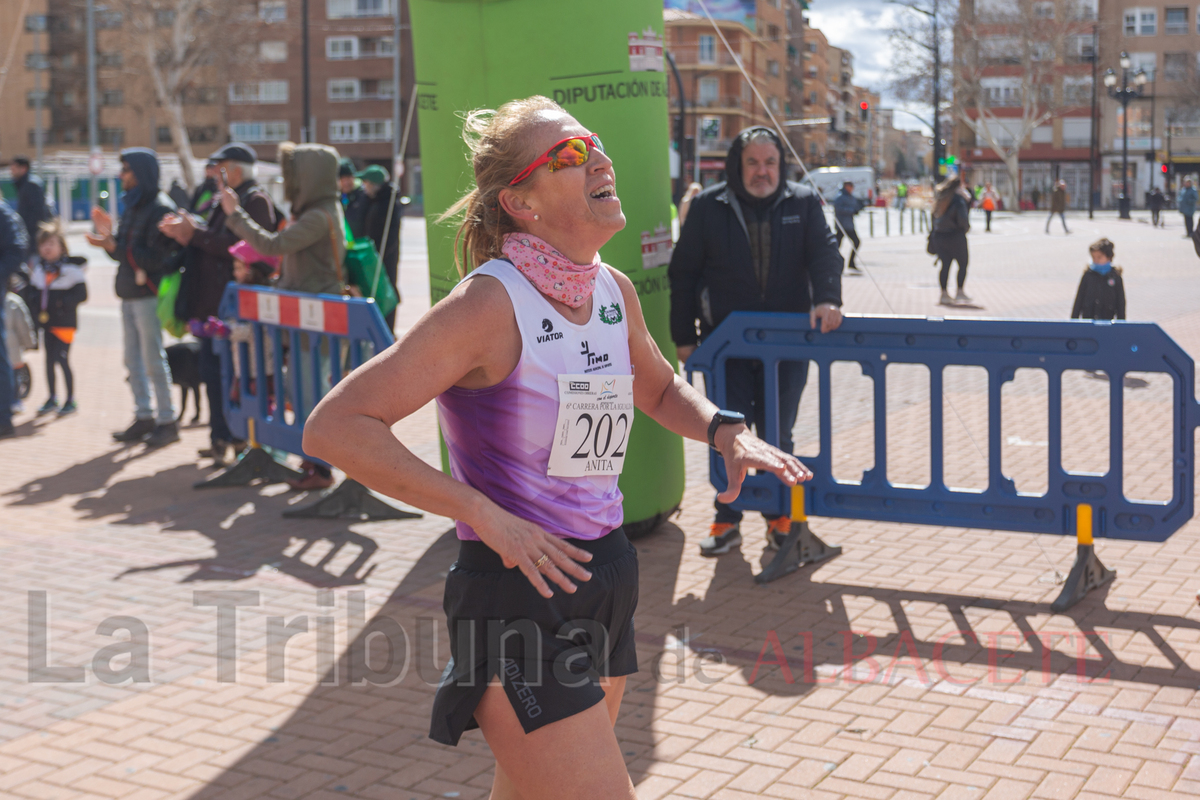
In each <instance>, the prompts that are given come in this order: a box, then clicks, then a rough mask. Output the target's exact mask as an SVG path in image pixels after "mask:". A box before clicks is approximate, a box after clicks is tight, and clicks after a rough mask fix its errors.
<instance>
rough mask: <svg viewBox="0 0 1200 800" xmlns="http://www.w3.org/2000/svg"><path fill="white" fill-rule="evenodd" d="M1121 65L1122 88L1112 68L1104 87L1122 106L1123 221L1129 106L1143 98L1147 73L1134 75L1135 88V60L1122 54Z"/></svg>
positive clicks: (1120, 200)
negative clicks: (1131, 73)
mask: <svg viewBox="0 0 1200 800" xmlns="http://www.w3.org/2000/svg"><path fill="white" fill-rule="evenodd" d="M1120 64H1121V88H1120V89H1118V88H1117V73H1116V72H1115V71H1113V70H1112V69H1111V68H1109V70H1108V71H1107V72H1105V73H1104V86H1105V88H1107V89H1108V96H1109V97H1111V98H1113V99H1114V100H1116V101H1117V102H1118V103H1120V104H1121V140H1122V141H1121V196H1120V198H1118V200H1117V204H1118V208H1119V210H1120V217H1121V219H1129V206H1130V199H1129V104H1130V103H1131V102H1133V101H1134V100H1136V99H1137V98H1139V97H1141V96H1142V87H1144V86H1145V85H1146V72H1145V70H1142V69H1139V70H1138V71H1137V72H1135V73H1133V76H1132V78H1133V86H1130V85H1129V83H1130V74H1129V71H1130V68H1132V67H1133V60H1132V59H1130V57H1129V54H1128V53H1124V52H1123V53H1121V62H1120ZM1151 144H1153V142H1151Z"/></svg>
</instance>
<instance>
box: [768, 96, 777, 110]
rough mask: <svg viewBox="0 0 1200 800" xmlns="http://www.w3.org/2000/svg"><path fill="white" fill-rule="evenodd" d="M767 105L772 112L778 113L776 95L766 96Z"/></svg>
mask: <svg viewBox="0 0 1200 800" xmlns="http://www.w3.org/2000/svg"><path fill="white" fill-rule="evenodd" d="M767 107H768V108H770V109H771V113H772V114H778V113H779V98H778V97H768V98H767Z"/></svg>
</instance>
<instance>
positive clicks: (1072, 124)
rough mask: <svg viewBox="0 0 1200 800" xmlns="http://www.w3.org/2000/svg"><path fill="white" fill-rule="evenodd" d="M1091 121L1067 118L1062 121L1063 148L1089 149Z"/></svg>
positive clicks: (1082, 118) (1080, 118)
mask: <svg viewBox="0 0 1200 800" xmlns="http://www.w3.org/2000/svg"><path fill="white" fill-rule="evenodd" d="M1091 144H1092V121H1091V119H1089V118H1087V117H1067V118H1066V119H1064V120H1063V121H1062V146H1063V147H1090V146H1091Z"/></svg>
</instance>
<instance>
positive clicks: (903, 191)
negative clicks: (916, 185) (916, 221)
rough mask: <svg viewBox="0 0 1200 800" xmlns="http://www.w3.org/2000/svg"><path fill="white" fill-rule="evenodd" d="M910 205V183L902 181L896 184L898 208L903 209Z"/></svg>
mask: <svg viewBox="0 0 1200 800" xmlns="http://www.w3.org/2000/svg"><path fill="white" fill-rule="evenodd" d="M906 205H908V184H907V183H905V182H904V181H900V182H899V183H897V184H896V208H898V209H900V210H901V211H903V210H904V207H905V206H906Z"/></svg>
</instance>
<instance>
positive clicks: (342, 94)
mask: <svg viewBox="0 0 1200 800" xmlns="http://www.w3.org/2000/svg"><path fill="white" fill-rule="evenodd" d="M329 99H330V100H331V101H333V102H343V101H346V100H357V99H358V78H334V79H332V80H330V81H329Z"/></svg>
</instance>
